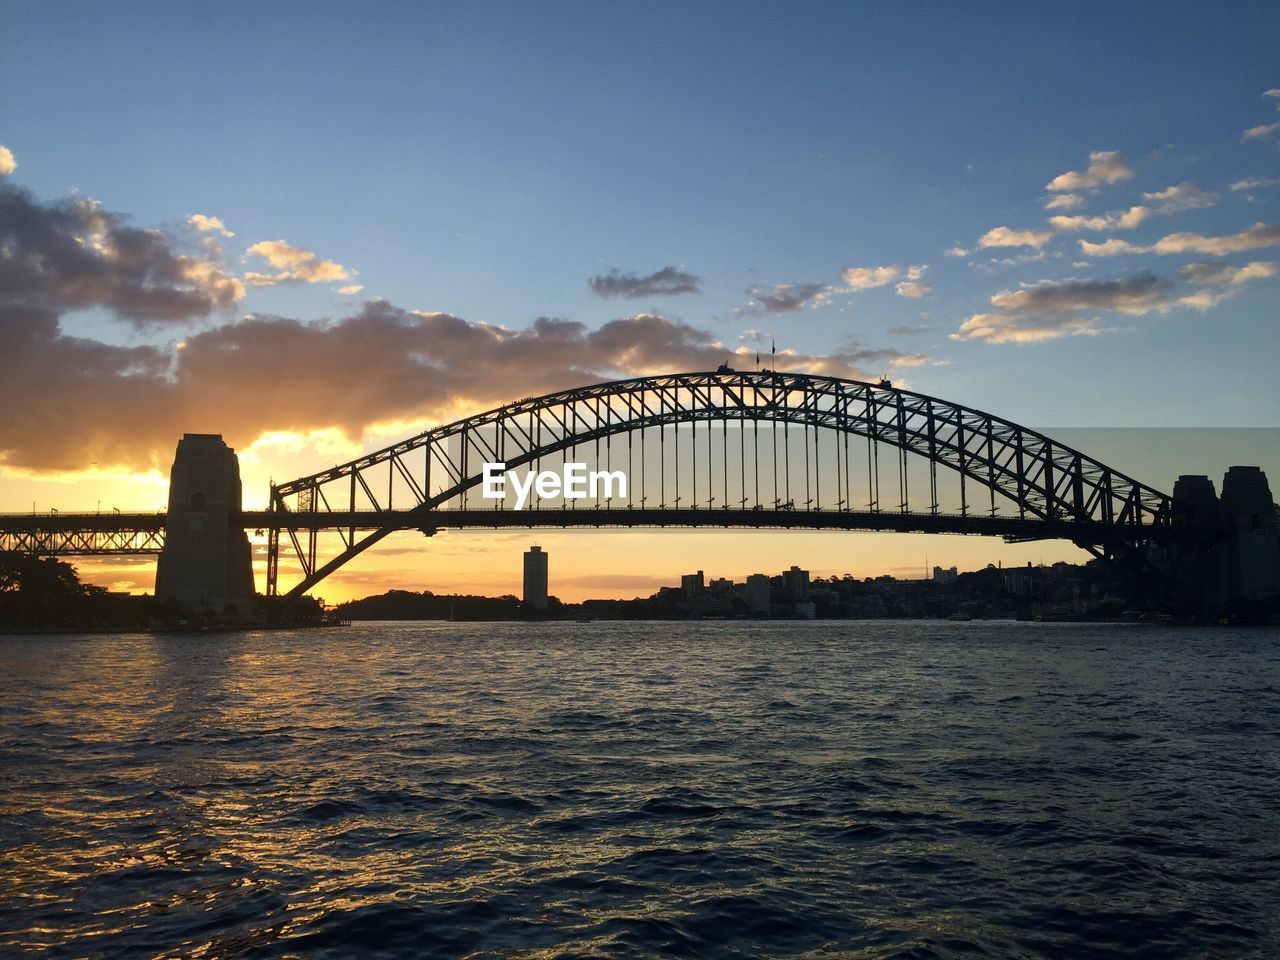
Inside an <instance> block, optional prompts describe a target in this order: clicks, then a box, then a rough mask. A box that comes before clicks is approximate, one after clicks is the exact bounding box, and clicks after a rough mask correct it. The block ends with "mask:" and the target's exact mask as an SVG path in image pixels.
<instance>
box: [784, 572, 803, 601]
mask: <svg viewBox="0 0 1280 960" xmlns="http://www.w3.org/2000/svg"><path fill="white" fill-rule="evenodd" d="M782 589H783V592H784V593H786V595H787V599H788V600H789V601H791V602H792V603H799V602H800V601H801V600H808V599H809V571H808V570H801V569H800V568H799V567H797V566H792V568H791V569H790V570H784V571H783V573H782Z"/></svg>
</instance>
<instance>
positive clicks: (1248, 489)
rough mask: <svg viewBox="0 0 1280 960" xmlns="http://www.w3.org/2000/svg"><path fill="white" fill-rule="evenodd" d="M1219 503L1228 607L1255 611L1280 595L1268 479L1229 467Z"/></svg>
mask: <svg viewBox="0 0 1280 960" xmlns="http://www.w3.org/2000/svg"><path fill="white" fill-rule="evenodd" d="M1221 504H1222V520H1223V523H1224V524H1225V526H1226V533H1227V557H1226V561H1227V562H1226V580H1227V586H1228V590H1229V591H1230V594H1231V600H1232V603H1233V605H1234V606H1236V607H1237V608H1239V609H1240V611H1241V612H1243V613H1249V612H1260V611H1262V610H1264V609H1265V608H1266V607H1267V606H1268V605H1271V604H1273V603H1275V601H1276V598H1277V597H1280V538H1277V531H1276V507H1275V504H1274V503H1273V502H1272V499H1271V487H1270V486H1269V485H1268V483H1267V475H1266V474H1265V473H1263V472H1262V470H1261V469H1259V468H1258V467H1232V468H1231V469H1230V470H1228V471H1227V473H1226V476H1224V477H1223V478H1222V501H1221Z"/></svg>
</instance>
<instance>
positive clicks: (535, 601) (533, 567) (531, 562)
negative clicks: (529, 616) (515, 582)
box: [524, 547, 548, 610]
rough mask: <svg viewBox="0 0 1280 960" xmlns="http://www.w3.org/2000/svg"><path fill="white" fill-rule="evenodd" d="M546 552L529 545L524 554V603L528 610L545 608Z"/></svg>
mask: <svg viewBox="0 0 1280 960" xmlns="http://www.w3.org/2000/svg"><path fill="white" fill-rule="evenodd" d="M547 582H548V581H547V554H545V553H543V552H542V548H541V547H530V548H529V550H528V552H527V553H525V555H524V605H525V607H526V608H527V609H529V610H545V609H547Z"/></svg>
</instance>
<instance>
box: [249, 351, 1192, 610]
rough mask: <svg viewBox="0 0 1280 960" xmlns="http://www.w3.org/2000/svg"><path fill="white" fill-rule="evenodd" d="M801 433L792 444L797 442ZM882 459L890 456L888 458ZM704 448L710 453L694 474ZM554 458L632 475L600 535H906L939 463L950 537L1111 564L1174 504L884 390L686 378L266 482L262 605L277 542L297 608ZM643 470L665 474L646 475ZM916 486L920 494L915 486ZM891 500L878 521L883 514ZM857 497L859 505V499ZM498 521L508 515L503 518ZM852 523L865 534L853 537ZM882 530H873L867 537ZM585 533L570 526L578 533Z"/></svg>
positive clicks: (1045, 441) (567, 398)
mask: <svg viewBox="0 0 1280 960" xmlns="http://www.w3.org/2000/svg"><path fill="white" fill-rule="evenodd" d="M731 425H732V426H733V428H734V433H733V439H732V442H731V439H730V426H731ZM678 427H679V428H682V429H683V433H682V432H681V431H680V430H677V428H678ZM704 427H705V430H704ZM779 427H781V428H782V430H781V436H780V435H779V433H778V428H779ZM717 428H719V430H718V431H717ZM796 428H799V430H800V436H799V438H798V439H794V440H793V436H794V435H795V434H796ZM769 431H772V437H771V438H769V437H768V433H769ZM762 437H765V438H766V439H763V440H762V439H761V438H762ZM863 441H865V446H866V451H865V456H862V454H861V450H860V445H861V444H862V443H863ZM793 444H794V446H793ZM882 445H883V446H885V447H886V448H888V449H887V450H886V451H885V452H884V453H883V454H882V451H881V447H882ZM700 449H701V450H704V451H705V452H704V453H703V454H702V463H701V464H700V463H699V462H698V457H699V451H700ZM851 449H853V450H854V451H856V453H855V455H853V456H851ZM717 451H718V452H717ZM562 453H565V454H571V455H572V456H577V457H584V456H589V457H590V458H591V459H592V462H593V463H594V464H598V465H600V466H601V467H602V468H605V469H619V468H621V467H622V465H623V464H624V463H625V464H626V470H627V471H628V474H629V476H631V478H632V483H631V485H630V488H629V490H628V495H627V497H626V502H625V504H615V503H614V502H613V500H612V499H606V500H601V501H598V502H595V503H594V504H592V506H591V507H590V509H591V510H593V511H595V513H593V514H592V517H593V519H598V520H599V523H598V524H597V525H600V526H608V525H617V524H626V525H641V524H643V525H673V526H676V525H687V524H690V523H693V524H696V525H719V526H764V525H775V526H784V527H786V526H795V527H822V526H834V527H840V526H845V527H853V526H855V525H857V526H861V527H864V528H876V529H904V528H906V527H905V526H904V524H903V523H902V522H901V520H900V519H897V520H891V517H895V516H896V517H897V518H901V517H903V516H908V515H912V514H913V513H914V514H916V515H920V516H926V517H935V518H936V517H939V516H940V515H941V513H942V511H941V510H940V506H939V494H938V491H939V474H938V468H939V467H940V466H941V467H944V468H947V469H948V470H949V471H952V472H953V473H954V476H955V477H958V484H959V500H960V503H959V518H960V522H959V523H958V524H952V525H951V526H950V527H947V529H956V530H965V529H967V528H966V521H970V523H969V528H971V529H972V530H973V532H995V530H996V528H991V526H990V521H993V520H996V519H999V518H1007V519H1010V520H1013V519H1015V518H1016V520H1017V521H1018V523H1020V524H1021V526H1020V527H1018V528H1017V529H1018V530H1020V531H1022V534H1021V535H1022V536H1023V537H1024V538H1033V537H1035V536H1036V535H1037V534H1036V533H1034V532H1033V531H1034V530H1035V529H1041V530H1043V531H1044V532H1043V534H1042V535H1043V536H1062V537H1066V538H1068V539H1071V540H1073V541H1074V542H1076V543H1077V544H1078V545H1080V546H1082V547H1085V548H1087V549H1089V550H1091V551H1092V552H1094V553H1095V555H1098V556H1114V555H1115V554H1117V553H1129V554H1133V553H1136V552H1139V551H1140V550H1141V549H1142V547H1143V546H1144V544H1146V543H1147V542H1149V541H1151V540H1153V539H1158V538H1159V537H1160V536H1161V535H1163V534H1165V533H1167V532H1169V531H1170V530H1171V528H1172V523H1171V521H1172V514H1173V503H1172V501H1171V499H1170V497H1169V496H1167V495H1165V494H1163V493H1160V492H1159V491H1157V490H1154V489H1152V488H1151V487H1148V486H1146V485H1144V484H1142V483H1139V482H1138V481H1136V480H1133V479H1132V478H1130V477H1127V476H1125V475H1124V474H1122V473H1119V472H1117V471H1115V470H1113V469H1111V468H1110V467H1108V466H1106V465H1105V464H1103V463H1099V462H1098V461H1096V460H1094V459H1092V458H1091V457H1088V456H1086V455H1085V454H1083V453H1081V452H1080V451H1078V450H1074V449H1072V448H1070V447H1067V446H1064V445H1062V444H1060V443H1057V442H1055V441H1053V440H1052V439H1050V438H1049V437H1046V436H1044V435H1043V434H1040V433H1037V432H1036V431H1034V430H1029V429H1027V428H1026V427H1023V426H1021V425H1019V424H1016V423H1013V422H1011V421H1009V420H1005V419H1002V418H1000V417H996V416H993V415H992V414H989V413H985V412H983V411H980V410H973V409H970V408H968V407H963V406H960V405H959V404H955V403H950V402H948V401H945V400H940V399H938V398H936V397H930V396H926V395H924V394H919V393H913V392H911V391H907V390H901V389H897V388H895V387H893V386H891V385H890V384H889V383H888V382H887V381H882V382H880V383H863V382H860V381H854V380H844V379H839V378H835V377H826V376H817V375H812V374H802V373H780V372H774V371H759V372H735V371H721V372H717V373H685V374H672V375H665V376H653V377H641V378H636V379H629V380H619V381H614V382H609V383H600V384H595V385H592V386H587V387H581V388H578V389H574V390H565V391H561V392H558V393H552V394H547V395H545V396H540V397H529V398H526V399H523V400H519V401H517V402H515V403H512V404H508V405H507V406H503V407H498V408H496V409H494V410H489V411H487V412H485V413H481V414H478V415H476V416H473V417H468V418H466V419H463V420H459V421H457V422H455V423H450V424H446V425H443V426H440V427H435V428H433V429H431V430H427V431H425V432H423V433H420V434H418V435H416V436H414V437H410V438H409V439H407V440H404V441H402V442H400V443H397V444H394V445H392V446H389V447H386V448H385V449H382V450H378V451H376V452H374V453H370V454H368V455H366V456H363V457H360V458H359V459H356V460H352V461H350V462H349V463H344V464H341V465H339V466H336V467H333V468H332V469H329V470H325V471H323V472H321V473H317V474H314V475H312V476H309V477H302V478H300V479H297V480H293V481H291V482H289V483H284V484H279V485H274V486H273V487H272V489H271V505H270V513H271V520H270V522H269V524H268V570H267V581H268V592H269V593H272V594H275V593H277V592H278V590H279V584H278V580H279V572H280V556H281V551H282V548H281V544H282V542H283V543H284V544H285V545H286V547H287V548H289V549H290V550H291V554H290V555H289V556H290V558H291V559H292V560H293V561H296V563H297V566H298V567H299V568H300V570H301V573H302V579H301V580H300V582H298V583H297V584H296V585H294V586H293V587H292V588H291V589H290V590H289V591H288V594H289V595H290V596H295V595H298V594H301V593H303V592H305V591H306V590H308V589H310V588H311V587H312V586H313V585H315V584H316V583H318V582H319V581H320V580H321V579H323V578H324V577H325V576H327V575H328V574H329V573H332V572H333V571H334V570H336V569H338V568H339V567H341V566H342V565H343V564H345V563H346V562H348V561H349V560H351V559H352V558H353V557H355V556H357V555H358V554H360V553H362V552H363V551H364V550H366V549H367V548H368V547H370V546H372V545H373V544H375V543H377V542H378V541H379V540H381V539H382V538H383V537H385V536H386V535H387V534H389V533H390V532H392V531H393V530H397V529H405V528H407V527H417V528H420V529H422V530H423V532H425V533H432V532H434V531H435V529H437V528H438V527H440V526H448V525H449V524H448V522H441V521H447V517H448V515H449V514H451V513H453V512H455V511H456V512H458V513H459V514H463V513H465V514H474V513H475V512H476V511H474V510H472V509H471V508H470V507H471V505H470V504H469V503H468V495H469V494H471V493H472V492H473V491H474V488H475V487H477V486H478V485H479V484H480V482H481V468H482V464H484V463H486V462H504V463H506V464H507V468H508V469H512V468H516V467H521V466H529V467H532V468H535V469H537V468H540V467H541V465H542V460H543V458H548V457H555V456H556V455H558V454H562ZM762 453H763V459H764V461H765V462H764V464H763V466H762V463H761V459H762ZM682 454H683V456H684V458H685V463H684V466H681V462H680V458H681V455H682ZM908 454H914V455H918V456H919V457H921V458H923V459H924V460H925V461H927V464H928V466H927V489H928V500H927V501H926V503H927V509H924V510H917V511H912V509H911V492H912V479H911V476H910V470H909V469H908ZM859 456H861V457H862V459H861V461H858V458H859ZM690 458H692V460H693V462H692V464H690V463H689V460H690ZM793 458H795V459H794V461H793ZM562 459H569V458H568V457H566V458H562ZM673 459H674V463H675V466H674V473H673V472H672V468H671V460H673ZM654 460H660V461H661V464H660V466H658V467H657V468H656V472H657V475H656V476H655V466H654V464H653V461H654ZM735 460H736V461H737V462H734V461H735ZM770 461H771V462H770ZM783 461H785V464H784V465H783V467H782V470H781V473H780V472H779V470H780V468H779V464H780V463H781V462H783ZM801 461H803V470H800V469H799V467H798V464H799V463H800V462H801ZM856 461H857V462H856ZM855 462H856V465H855ZM890 464H891V465H892V466H890ZM637 466H638V467H639V473H638V474H636V473H635V468H636V467H637ZM864 469H865V479H864V477H863V470H864ZM886 469H887V470H888V471H889V473H890V474H891V475H893V476H892V480H893V482H894V483H896V487H895V486H894V485H892V484H891V485H890V486H889V487H888V490H887V491H885V489H884V485H883V484H882V472H883V471H884V470H886ZM770 471H772V485H770V484H769V483H768V480H769V474H770ZM780 477H781V478H782V479H780ZM637 478H638V482H637ZM915 482H916V484H917V486H916V489H917V490H919V489H920V487H919V484H920V483H921V480H920V478H919V476H918V475H917V478H916V481H915ZM793 483H794V485H795V488H794V489H793ZM824 484H825V485H826V494H825V496H824V494H823V485H824ZM766 488H767V492H766ZM975 488H976V490H975ZM886 492H887V495H888V497H889V504H888V507H887V508H885V507H884V506H883V505H882V503H881V499H882V493H886ZM802 493H803V499H798V498H799V497H800V495H801V494H802ZM637 494H638V496H637ZM858 495H861V496H865V498H866V499H865V501H860V502H855V496H858ZM833 497H834V499H833ZM917 498H918V499H919V494H917ZM474 499H475V498H474V496H473V497H472V500H473V501H474ZM655 500H656V501H657V505H656V506H655V505H654V503H653V501H655ZM717 501H718V503H717ZM535 507H536V508H538V509H541V510H543V511H544V513H543V514H540V516H539V521H540V522H539V523H538V524H533V523H530V525H542V522H543V521H544V519H545V510H546V509H548V507H547V505H546V504H542V503H539V504H536V505H535ZM864 507H865V509H863V508H864ZM486 509H488V508H487V507H486ZM492 509H493V510H494V511H503V510H504V508H503V507H501V506H499V505H498V504H494V505H493V507H492ZM550 509H554V510H558V511H561V513H562V515H564V516H568V515H570V514H573V513H574V512H575V511H577V510H579V509H580V508H579V507H578V504H577V502H561V503H559V504H555V505H552V506H551V507H550ZM762 511H772V512H773V513H774V514H776V515H777V516H776V518H775V519H776V522H774V523H770V524H766V523H764V522H762V520H763V518H761V517H760V516H759V514H760V513H761V512H762ZM695 515H696V519H695ZM497 516H498V514H497V513H495V514H494V517H495V523H494V525H495V526H508V525H512V524H518V523H519V522H520V521H518V520H515V519H514V518H512V517H509V516H505V517H503V519H502V521H501V522H498V520H497ZM855 516H856V517H857V518H871V519H870V520H869V521H868V522H867V523H865V524H863V523H862V522H861V520H859V522H858V523H857V524H855V523H854V520H853V518H854V517H855ZM842 517H843V520H842ZM876 517H883V520H884V522H882V523H877V522H876V521H875V518H876ZM433 518H435V519H434V520H433ZM583 519H584V518H581V517H580V516H578V517H575V518H574V521H575V525H577V524H579V523H581V522H582V520H583ZM983 521H988V523H986V524H985V525H984V523H983ZM460 525H461V524H460ZM335 528H336V529H337V530H338V535H339V537H340V538H341V539H340V543H339V544H338V547H337V553H336V555H335V556H332V557H331V558H328V559H323V558H322V556H321V554H320V552H319V550H318V541H319V536H320V532H321V531H322V530H326V529H329V530H332V529H335ZM923 528H926V529H928V527H927V525H924V527H923ZM1011 529H1013V528H1008V529H1006V530H1005V533H1006V535H1009V530H1011ZM282 534H283V537H282Z"/></svg>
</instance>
